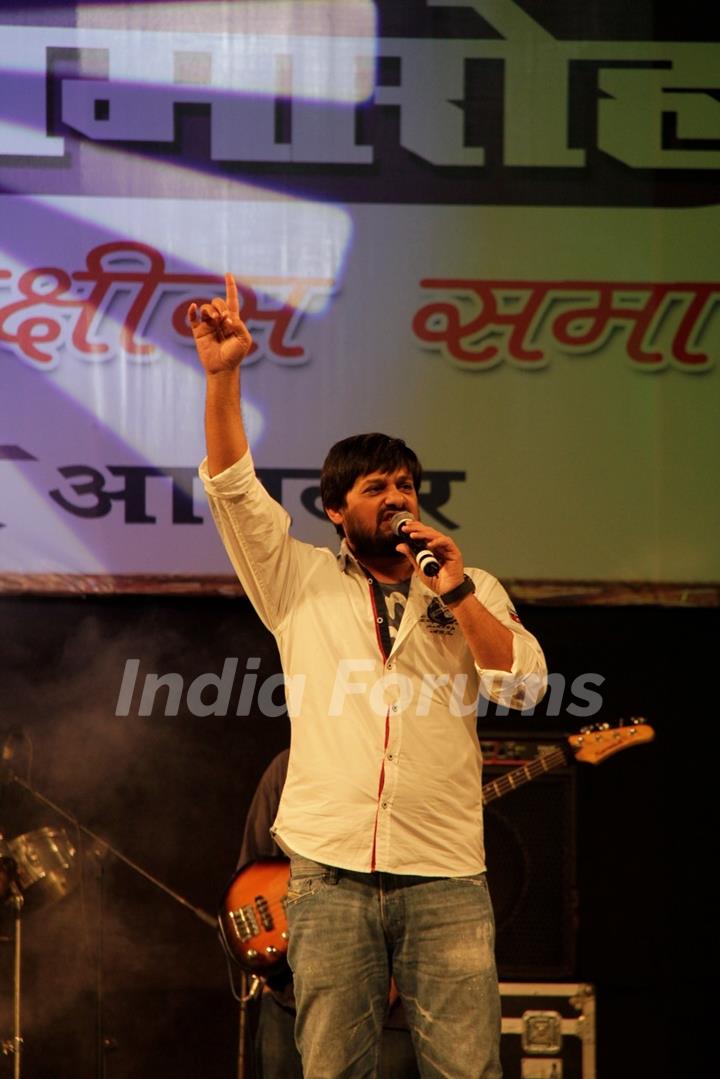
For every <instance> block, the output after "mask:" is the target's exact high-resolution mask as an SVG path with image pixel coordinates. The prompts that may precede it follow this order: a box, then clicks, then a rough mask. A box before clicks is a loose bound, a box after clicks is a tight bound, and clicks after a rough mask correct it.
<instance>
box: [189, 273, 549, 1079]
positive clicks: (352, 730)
mask: <svg viewBox="0 0 720 1079" xmlns="http://www.w3.org/2000/svg"><path fill="white" fill-rule="evenodd" d="M226 285H227V288H226V296H225V297H224V298H222V297H218V298H216V299H214V300H213V301H212V303H210V304H206V305H203V307H202V309H201V310H198V309H197V306H196V305H194V304H193V305H192V306H191V307H190V311H189V319H190V324H191V326H192V330H193V334H194V337H195V343H196V346H197V350H198V354H199V356H200V360H201V362H202V364H203V366H204V368H205V371H206V374H207V399H206V413H205V422H206V436H207V458H206V461H204V462H203V464H202V466H201V476H202V478H203V481H204V483H205V488H206V490H207V493H208V497H209V501H210V506H211V509H212V513H213V516H214V518H215V521H216V524H217V527H218V529H219V531H220V535H221V537H222V539H223V542H224V544H225V547H226V550H227V552H228V554H229V556H230V559H231V561H232V563H233V565H234V567H235V569H236V572H237V574H238V577H239V578H240V580H241V582H242V584H243V587H244V588H245V590H246V592H247V595H248V597H249V598H250V600H251V602H252V603H253V605H254V607H255V609H256V611H257V612H258V614H259V616H260V618H261V619H262V620H263V622H264V623H265V625H266V626H267V627H268V628H269V629H270V630H271V631H272V633H273V634H274V635H275V638H276V640H277V643H278V648H279V651H280V657H281V660H282V664H283V670H284V673H285V679H286V693H287V698H288V711H289V713H290V716H291V720H292V741H291V748H290V760H289V766H288V774H287V780H286V783H285V787H284V789H283V794H282V799H281V802H280V807H279V809H278V813H277V817H276V819H275V823H274V825H273V829H272V830H273V835H274V836H275V838H276V840H277V842H278V843H279V844H280V846H281V847H282V848H283V849H284V850H286V851H287V852H288V854H289V856H290V858H291V880H290V888H289V892H288V922H289V932H290V946H289V955H288V958H289V961H290V966H291V967H292V969H293V973H294V980H295V996H296V1002H297V1020H296V1027H295V1036H296V1040H297V1043H298V1046H299V1049H300V1052H301V1054H302V1059H303V1070H304V1075H305V1077H306V1079H372V1077H373V1076H374V1075H375V1074H376V1070H377V1062H378V1047H379V1037H380V1031H381V1028H382V1023H383V1019H384V1016H385V1010H386V1008H387V1003H388V986H389V982H390V977H391V975H394V978H395V982H396V984H397V987H398V989H399V991H400V995H401V996H402V998H403V1003H404V1005H405V1010H406V1013H407V1018H408V1023H409V1026H410V1029H411V1033H412V1038H413V1044H414V1046H415V1052H416V1055H417V1060H418V1067H419V1070H420V1074H421V1076H422V1077H423V1079H436V1077H437V1079H439V1077H440V1076H444V1077H452V1079H498V1077H499V1076H500V1075H501V1070H500V1063H499V1039H500V1008H499V997H498V987H497V976H496V972H495V960H494V929H493V917H492V909H491V905H490V900H489V896H488V890H487V884H486V879H485V863H484V851H483V825H482V794H481V766H482V761H481V755H480V747H479V743H478V739H477V733H476V713H477V696H478V694H479V693H482V694H484V695H485V696H487V697H490V698H491V699H493V700H500V701H502V703H504V704H509V705H511V706H513V707H520V708H525V707H530V706H531V705H532V704H534V703H535V702H536V701H537V700H538V699H539V698H540V697H541V696H542V693H543V692H544V686H545V677H546V670H545V662H544V659H543V655H542V651H541V649H540V646H539V645H538V643H537V641H536V640H535V638H534V637H533V636H532V635H531V634H530V633H529V632H528V631H527V630H525V629H524V628H523V626H522V625H521V624H520V622H519V620H518V618H517V615H516V614H515V611H514V609H513V607H512V604H511V603H510V600H509V598H508V596H507V593H506V592H505V590H504V589H503V588H502V586H501V585H500V584H499V583H498V581H496V580H495V578H494V577H491V576H490V574H488V573H485V572H483V571H482V570H478V569H471V568H469V567H466V566H465V565H464V563H463V557H462V553H461V552H460V550H459V549H458V547H457V545H456V544H455V543H454V542H453V541H452V540H451V539H449V538H448V537H447V536H444V535H442V534H441V533H440V532H438V531H437V530H436V529H434V528H430V527H429V526H428V525H426V524H423V523H422V522H421V521H420V520H419V511H418V494H417V492H418V486H419V483H420V478H421V469H420V464H419V462H418V459H417V457H416V456H415V454H414V453H413V451H412V450H411V449H409V447H408V446H406V445H405V443H404V442H403V441H402V440H400V439H397V438H390V437H388V436H386V435H381V434H365V435H357V436H354V437H351V438H347V439H344V440H343V441H341V442H338V443H337V444H336V445H335V446H333V447H332V449H331V450H330V452H329V453H328V456H327V458H326V460H325V463H324V465H323V469H322V476H321V495H322V500H323V505H324V508H325V512H326V513H327V516H328V517H329V519H330V521H331V522H332V523H333V524H334V525H335V527H336V529H337V531H338V532H339V534H340V535H341V537H342V541H341V545H340V552H339V554H338V555H337V556H335V555H334V554H333V553H332V552H331V551H330V550H328V549H327V548H318V547H313V546H311V545H309V544H306V543H303V542H301V541H299V540H297V539H295V538H294V537H292V536H291V535H290V533H289V528H290V520H289V517H288V514H287V513H286V512H285V510H284V509H283V508H282V507H281V506H280V505H278V504H277V503H276V502H275V501H273V499H271V498H270V496H269V495H268V494H267V492H266V491H265V489H264V488H263V486H262V485H261V484H260V483H259V481H258V480H257V478H256V476H255V472H254V467H253V461H252V457H251V455H250V451H249V448H248V443H247V439H246V436H245V431H244V427H243V422H242V417H241V410H240V364H241V362H242V360H243V359H244V357H245V356H246V355H247V353H248V350H249V348H250V345H251V340H250V335H249V333H248V331H247V328H246V327H245V325H244V324H243V322H242V321H241V319H240V316H239V307H238V296H237V289H236V285H235V282H234V280H233V278H232V277H231V276H230V275H227V278H226ZM401 512H403V513H407V514H409V521H406V522H405V523H404V524H403V526H402V527H403V531H402V534H401V535H400V536H398V535H397V534H396V532H395V531H394V528H395V529H398V527H399V523H398V521H397V520H396V521H395V522H393V518H395V515H396V514H398V513H401ZM393 526H394V527H393ZM418 545H419V547H418ZM418 550H425V551H427V552H429V553H430V555H431V556H433V557H434V559H435V560H436V562H437V566H435V567H433V568H435V569H437V572H436V573H435V575H434V576H429V575H427V574H424V573H422V571H421V569H420V566H419V563H418V556H417V554H416V553H415V552H416V551H418ZM423 561H424V559H423ZM426 568H427V567H426Z"/></svg>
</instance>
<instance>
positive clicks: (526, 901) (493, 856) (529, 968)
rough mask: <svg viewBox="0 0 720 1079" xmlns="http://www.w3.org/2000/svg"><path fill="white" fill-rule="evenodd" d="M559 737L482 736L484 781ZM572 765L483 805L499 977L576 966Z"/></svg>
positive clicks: (557, 974) (548, 974)
mask: <svg viewBox="0 0 720 1079" xmlns="http://www.w3.org/2000/svg"><path fill="white" fill-rule="evenodd" d="M565 744H566V742H565V739H563V738H562V737H558V736H557V735H556V736H555V737H554V738H553V737H552V736H546V735H541V734H539V735H535V734H534V733H533V734H532V735H525V734H524V733H522V734H519V735H511V736H508V735H505V736H503V737H499V736H498V737H494V736H492V735H490V736H488V737H484V738H483V739H482V741H481V745H482V748H483V755H484V761H485V763H484V771H483V783H484V784H486V783H488V782H490V781H491V780H493V779H496V778H498V777H499V776H502V775H503V774H505V773H506V772H508V771H509V770H511V769H512V768H516V767H519V766H520V765H524V764H527V763H528V761H530V760H532V759H533V758H534V757H536V756H537V755H538V754H539V753H541V752H546V751H547V750H548V749H552V748H554V747H556V746H559V745H565ZM575 800H576V799H575V768H574V766H567V765H563V766H562V767H557V768H554V769H553V770H552V771H550V772H547V773H541V774H540V775H539V776H537V777H536V778H533V779H531V780H530V781H529V782H526V783H523V784H522V785H520V786H518V787H517V789H509V790H508V791H507V793H506V794H504V795H503V796H502V797H497V798H495V799H494V800H493V801H491V802H490V803H489V804H487V805H486V806H485V854H486V860H487V868H488V885H489V888H490V894H491V896H492V900H493V906H494V909H495V926H496V956H497V963H498V973H499V975H500V977H501V978H502V979H505V980H516V979H520V980H540V979H551V980H555V981H557V980H559V979H569V978H573V977H574V976H575V974H576V969H575V956H576V935H577V888H576V873H575V862H576V826H575V821H576V806H575Z"/></svg>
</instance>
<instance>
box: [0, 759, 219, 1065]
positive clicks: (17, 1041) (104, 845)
mask: <svg viewBox="0 0 720 1079" xmlns="http://www.w3.org/2000/svg"><path fill="white" fill-rule="evenodd" d="M0 780H4V781H6V782H10V783H15V784H17V786H19V787H22V789H23V790H25V791H27V792H28V794H30V795H31V796H32V797H33V798H34V799H35V800H36V801H38V802H40V803H41V804H42V805H44V806H47V807H48V809H51V810H52V811H53V813H56V814H57V815H58V816H59V817H62V818H63V819H64V820H66V821H67V822H68V823H69V824H71V825H72V827H73V828H74V829H75V830H76V831H77V832H78V833H80V834H81V835H83V836H85V837H86V838H88V839H90V840H91V842H92V843H93V844H94V849H95V852H96V854H97V855H99V854H100V852H102V855H103V856H104V855H105V854H106V853H108V852H109V853H110V854H112V855H113V857H115V858H117V860H118V861H120V862H122V863H123V864H124V865H126V866H128V868H130V869H132V871H133V872H134V873H137V874H138V875H139V876H141V877H143V878H144V879H145V880H147V881H149V883H150V884H153V885H154V886H155V887H156V888H159V889H160V891H161V892H164V893H165V895H168V896H170V898H171V899H174V900H175V902H176V903H179V904H180V906H182V907H185V909H186V910H189V911H190V912H191V913H192V914H194V915H195V917H196V918H198V919H199V920H200V921H201V922H203V924H204V925H207V926H209V927H210V928H212V929H215V930H217V928H218V923H217V920H216V919H215V918H213V917H212V915H210V914H208V913H207V911H205V910H203V909H202V908H201V907H196V906H194V905H193V904H192V903H190V901H189V900H187V899H186V898H185V897H184V896H182V895H180V894H179V893H178V892H175V891H173V889H172V888H170V887H168V885H167V884H165V883H163V881H161V880H158V878H157V877H155V876H153V874H152V873H149V872H148V871H147V870H146V869H143V867H142V866H141V865H138V863H137V862H134V861H133V860H132V859H131V858H128V857H127V855H125V854H123V853H122V851H119V850H118V849H117V847H113V845H112V844H111V843H108V841H107V840H106V839H103V838H102V837H101V836H99V835H97V834H96V833H95V832H93V831H91V829H90V828H87V827H86V826H85V825H84V824H81V823H80V822H79V821H78V820H77V818H76V817H75V816H74V815H73V814H72V813H70V812H68V810H66V809H63V807H62V806H59V805H57V803H55V802H52V801H51V800H50V799H49V798H46V797H45V795H44V794H41V793H40V791H37V790H35V788H34V787H33V786H32V785H31V784H30V783H29V782H28V781H27V780H25V779H21V777H20V776H18V775H17V774H16V773H15V772H13V771H12V769H11V768H10V767H9V766H8V765H7V764H5V763H3V762H2V761H0ZM101 885H102V880H101ZM15 889H16V892H17V898H19V900H20V907H22V893H21V892H20V889H19V888H18V887H17V885H15ZM20 942H21V926H20V910H18V909H17V908H16V917H15V956H14V966H15V994H14V1013H15V1031H14V1035H13V1038H12V1039H11V1040H9V1041H8V1042H7V1043H3V1044H2V1045H1V1046H0V1050H1V1051H2V1052H3V1053H4V1054H7V1055H9V1053H14V1056H15V1071H14V1074H13V1079H20V1057H21V1049H22V1037H21V1036H20ZM97 979H98V980H97V985H96V988H97V990H98V991H99V992H101V993H102V983H101V976H100V974H99V973H98V974H97ZM101 1021H102V1000H100V1001H98V1015H97V1023H98V1026H99V1025H100V1023H101ZM98 1045H99V1047H100V1048H99V1049H98V1079H103V1077H104V1074H105V1070H104V1061H103V1058H104V1053H103V1048H104V1045H105V1039H104V1036H103V1033H102V1031H101V1030H98Z"/></svg>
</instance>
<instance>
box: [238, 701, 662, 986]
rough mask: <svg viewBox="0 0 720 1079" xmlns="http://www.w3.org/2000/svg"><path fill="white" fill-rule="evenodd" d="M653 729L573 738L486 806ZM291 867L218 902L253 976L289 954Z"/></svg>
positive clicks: (247, 872) (606, 729) (485, 792)
mask: <svg viewBox="0 0 720 1079" xmlns="http://www.w3.org/2000/svg"><path fill="white" fill-rule="evenodd" d="M654 737H655V731H654V730H653V728H652V727H651V726H649V725H648V724H647V723H643V722H642V721H641V720H638V719H633V720H632V721H631V723H630V725H628V726H622V727H610V726H609V725H608V724H607V723H604V724H601V725H600V726H598V727H594V728H593V727H587V728H584V729H583V730H582V731H581V732H580V734H572V735H570V737H569V738H568V740H567V745H557V746H553V747H551V748H550V749H548V750H546V751H545V752H543V753H540V754H539V755H538V756H537V757H534V758H533V759H532V760H531V761H528V763H527V764H523V765H521V766H520V767H519V768H513V770H512V771H510V772H505V773H504V775H501V776H499V777H498V778H497V779H493V780H492V781H491V782H490V783H484V784H483V788H482V799H483V804H484V805H487V804H488V802H493V801H495V799H496V798H503V797H504V796H505V795H506V794H509V793H510V791H514V790H517V788H518V787H521V786H523V785H524V784H525V783H530V782H531V781H532V780H533V779H537V778H538V777H539V776H542V775H546V774H547V773H548V772H551V771H552V770H553V769H554V768H561V767H562V766H563V765H565V764H568V763H569V762H570V761H572V760H578V761H582V762H584V763H586V764H602V762H603V761H605V760H607V759H608V757H612V756H613V754H615V753H619V752H620V750H622V749H628V748H629V747H630V746H634V745H635V746H638V745H643V744H644V743H645V742H651V741H652V740H653V738H654ZM289 878H290V863H289V861H288V860H287V859H286V858H263V859H260V860H259V861H257V862H250V863H249V864H248V865H246V866H244V867H243V868H242V869H240V870H238V872H237V873H236V874H235V876H234V877H233V878H232V880H231V881H230V884H229V885H228V887H227V889H226V891H225V894H224V895H223V898H222V900H221V903H220V911H219V913H218V921H219V924H220V936H221V939H222V941H223V943H224V945H225V948H226V950H227V952H228V954H229V955H230V956H231V958H233V959H235V960H236V961H237V962H238V963H239V964H240V965H241V966H242V967H244V968H245V969H246V970H248V971H250V972H251V973H253V974H258V975H264V976H266V975H268V974H272V972H273V970H274V969H275V968H276V967H278V966H279V965H280V964H281V963H282V961H283V960H284V958H285V954H286V952H287V942H288V931H287V917H286V913H285V905H286V897H287V890H288V881H289Z"/></svg>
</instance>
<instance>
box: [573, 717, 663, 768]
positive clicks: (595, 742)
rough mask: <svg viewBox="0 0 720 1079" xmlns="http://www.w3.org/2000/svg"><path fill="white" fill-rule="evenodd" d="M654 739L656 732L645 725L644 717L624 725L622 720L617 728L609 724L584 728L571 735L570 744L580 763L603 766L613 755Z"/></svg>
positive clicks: (598, 724) (635, 718)
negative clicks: (578, 732)
mask: <svg viewBox="0 0 720 1079" xmlns="http://www.w3.org/2000/svg"><path fill="white" fill-rule="evenodd" d="M654 737H655V731H654V730H653V729H652V727H651V726H650V725H649V724H648V723H645V721H644V719H643V717H642V716H633V717H632V719H631V720H630V722H629V723H628V724H623V722H622V720H621V722H620V725H619V726H617V727H611V726H610V724H609V723H597V724H595V725H594V726H592V727H583V729H582V730H581V732H580V734H571V735H570V737H569V738H568V742H569V743H570V745H571V747H572V750H573V752H574V754H575V756H576V758H577V759H578V760H579V761H584V762H585V763H586V764H601V763H602V762H603V761H604V760H606V759H607V758H608V757H611V756H612V755H613V753H619V752H620V750H621V749H629V748H630V746H639V745H643V744H644V743H645V742H652V740H653V738H654Z"/></svg>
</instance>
